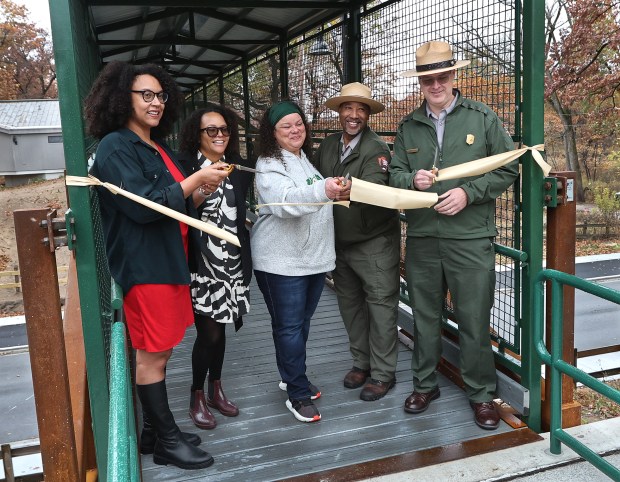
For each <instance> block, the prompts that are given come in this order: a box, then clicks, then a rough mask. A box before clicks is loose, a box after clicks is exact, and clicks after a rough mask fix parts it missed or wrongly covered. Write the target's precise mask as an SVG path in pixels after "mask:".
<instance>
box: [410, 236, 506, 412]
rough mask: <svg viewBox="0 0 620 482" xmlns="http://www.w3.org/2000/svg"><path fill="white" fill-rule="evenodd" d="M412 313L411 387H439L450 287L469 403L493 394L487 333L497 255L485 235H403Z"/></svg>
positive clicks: (491, 365) (494, 379) (491, 357)
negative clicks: (421, 236)
mask: <svg viewBox="0 0 620 482" xmlns="http://www.w3.org/2000/svg"><path fill="white" fill-rule="evenodd" d="M405 264H406V269H407V287H408V289H409V301H410V303H411V307H412V309H413V313H414V349H413V358H412V360H411V370H412V371H413V384H414V388H415V389H416V390H417V391H419V392H423V393H424V392H429V391H431V390H432V389H433V388H434V387H436V386H437V373H436V370H437V365H438V364H439V361H440V359H441V320H442V311H443V304H444V298H445V296H446V293H447V291H448V290H450V297H451V301H452V306H453V309H454V313H455V316H456V319H457V321H458V327H459V343H460V369H461V376H462V377H463V382H464V383H465V391H466V394H467V396H468V398H469V400H470V401H472V402H475V403H478V402H488V401H491V400H492V399H493V398H494V396H495V395H494V394H495V389H496V374H495V365H494V360H493V350H492V348H491V338H490V336H489V323H490V317H491V308H492V307H493V297H494V290H495V253H494V250H493V243H492V242H491V240H490V239H489V238H482V239H441V238H431V237H426V238H415V237H409V238H407V253H406V259H405Z"/></svg>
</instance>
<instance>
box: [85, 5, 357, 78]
mask: <svg viewBox="0 0 620 482" xmlns="http://www.w3.org/2000/svg"><path fill="white" fill-rule="evenodd" d="M364 3H365V2H364V1H360V0H329V1H307V0H264V1H261V0H228V1H222V0H218V1H213V0H178V1H173V0H86V5H87V6H88V8H89V11H90V15H91V19H92V28H93V31H94V34H95V40H96V43H97V45H98V47H99V52H100V55H101V59H102V61H103V62H110V61H112V60H121V61H125V62H132V63H147V62H153V63H157V64H163V65H165V66H166V69H167V70H168V71H169V72H170V73H171V74H172V75H173V76H174V77H175V78H176V80H177V82H178V84H179V86H180V87H181V88H183V89H192V88H195V87H199V86H201V85H202V84H203V83H204V82H205V81H209V80H211V79H213V78H214V77H216V76H218V75H219V74H220V73H222V72H226V71H228V70H231V69H233V68H234V67H236V66H238V65H240V64H241V63H242V62H243V61H244V60H249V59H252V58H253V57H255V56H257V55H259V54H261V53H263V52H266V51H268V50H269V49H271V48H273V47H276V46H279V45H283V44H284V43H285V42H286V41H288V40H290V39H292V38H295V37H297V36H299V35H301V34H302V33H304V32H306V31H308V29H311V28H313V27H315V26H319V25H322V24H323V23H325V22H327V21H329V20H331V19H334V18H337V17H338V16H341V15H343V14H344V13H346V12H347V11H349V10H350V9H352V8H356V7H358V6H360V5H361V4H364Z"/></svg>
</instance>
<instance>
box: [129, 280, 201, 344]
mask: <svg viewBox="0 0 620 482" xmlns="http://www.w3.org/2000/svg"><path fill="white" fill-rule="evenodd" d="M123 308H124V311H125V322H126V323H127V329H128V330H129V336H130V338H131V344H132V346H133V347H134V348H135V349H136V350H145V351H147V352H153V353H156V352H162V351H166V350H169V349H171V348H174V347H175V346H176V345H178V344H179V343H180V342H181V340H182V339H183V337H184V336H185V329H186V328H187V327H188V326H190V325H192V324H193V323H194V312H193V310H192V300H191V297H190V292H189V286H188V285H161V284H142V285H135V286H133V287H132V288H131V289H130V290H129V292H128V293H127V294H126V295H125V299H124V300H123Z"/></svg>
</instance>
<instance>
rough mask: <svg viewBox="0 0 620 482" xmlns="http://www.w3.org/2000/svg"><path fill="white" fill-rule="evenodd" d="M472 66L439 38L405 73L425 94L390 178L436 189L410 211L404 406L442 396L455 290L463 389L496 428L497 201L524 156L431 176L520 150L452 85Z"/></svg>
mask: <svg viewBox="0 0 620 482" xmlns="http://www.w3.org/2000/svg"><path fill="white" fill-rule="evenodd" d="M468 64H469V61H464V60H455V59H454V58H453V54H452V48H451V47H450V45H449V44H448V43H446V42H443V41H433V42H427V43H425V44H423V45H422V46H421V47H419V48H418V50H417V51H416V67H415V69H413V70H408V71H406V72H404V73H403V74H402V75H403V76H404V77H418V78H419V82H420V90H421V91H422V93H423V94H424V102H423V103H422V105H421V106H420V107H419V108H418V109H416V110H415V111H413V112H412V113H411V114H409V115H408V116H406V117H405V118H404V119H403V120H402V121H401V122H400V124H399V125H398V131H397V134H396V140H395V143H394V155H393V158H392V162H391V165H390V185H391V186H394V187H398V188H402V189H412V190H418V191H425V192H434V193H437V194H438V195H439V201H438V202H437V204H436V205H435V206H433V207H431V208H425V209H416V210H407V211H406V213H405V214H406V216H407V252H406V258H405V265H406V269H407V286H408V289H409V300H410V303H411V306H412V309H413V311H414V349H413V357H412V360H411V369H412V371H413V385H414V391H413V393H412V394H411V395H410V396H409V397H408V398H407V400H406V401H405V407H404V408H405V411H406V412H409V413H421V412H424V411H425V410H426V409H427V408H428V407H429V405H430V403H431V401H432V400H435V399H437V398H439V386H438V381H437V374H436V369H437V365H438V364H439V361H440V359H441V321H442V312H443V304H444V299H445V297H446V294H447V291H448V290H449V291H450V299H451V302H452V306H453V308H454V313H455V316H456V320H457V322H458V326H459V344H460V370H461V376H462V378H463V382H464V384H465V392H466V394H467V397H468V398H469V401H470V404H471V406H472V409H473V411H474V420H475V422H476V424H477V425H478V426H480V427H482V428H484V429H487V430H494V429H496V428H497V427H498V425H499V415H498V413H497V410H496V408H495V405H494V404H493V398H494V394H495V388H496V376H495V364H494V360H493V351H492V348H491V340H490V336H489V323H490V312H491V308H492V306H493V298H494V289H495V254H494V250H493V238H494V236H496V234H497V230H496V227H495V222H494V215H495V199H496V198H497V197H498V196H500V195H501V194H502V193H503V192H504V191H505V190H506V189H508V187H509V186H510V185H511V184H512V183H513V182H514V181H515V179H516V177H517V174H518V163H517V161H514V162H512V163H510V164H508V165H506V166H504V167H501V168H498V169H495V170H494V171H491V172H488V173H486V174H482V175H476V176H472V177H466V178H461V179H456V180H448V181H439V182H435V177H436V173H437V170H441V169H443V168H446V167H450V166H455V165H457V164H463V163H466V162H469V161H473V160H476V159H481V158H484V157H488V156H492V155H494V154H500V153H502V152H506V151H509V150H512V149H514V144H513V142H512V139H511V138H510V136H509V135H508V134H507V133H506V131H505V129H504V128H503V126H502V123H501V121H500V120H499V118H498V117H497V115H496V114H495V113H494V112H493V111H492V110H491V109H490V108H489V107H488V106H486V105H484V104H482V103H480V102H476V101H473V100H470V99H466V98H464V97H463V96H462V94H461V92H460V91H459V90H457V89H456V88H454V77H455V72H456V69H459V68H462V67H465V66H466V65H468Z"/></svg>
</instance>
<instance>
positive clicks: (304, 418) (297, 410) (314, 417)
mask: <svg viewBox="0 0 620 482" xmlns="http://www.w3.org/2000/svg"><path fill="white" fill-rule="evenodd" d="M286 408H288V409H289V410H290V411H291V412H292V414H293V415H295V418H296V419H297V420H299V421H300V422H318V421H319V420H321V414H320V413H319V411H318V409H317V408H316V407H315V406H314V403H312V400H307V399H306V400H293V401H290V400H287V401H286Z"/></svg>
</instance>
